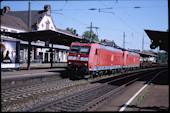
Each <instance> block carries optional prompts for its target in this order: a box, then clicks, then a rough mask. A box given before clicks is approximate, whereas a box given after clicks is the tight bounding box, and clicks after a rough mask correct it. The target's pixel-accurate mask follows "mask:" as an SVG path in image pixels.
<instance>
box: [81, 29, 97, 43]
mask: <svg viewBox="0 0 170 113" xmlns="http://www.w3.org/2000/svg"><path fill="white" fill-rule="evenodd" d="M82 36H83V38H88V39H91V41H92V40H94V41H97V42H99V39H98V36H97V35H96V34H95V33H94V32H93V31H92V33H91V36H90V31H85V32H84V33H83V35H82Z"/></svg>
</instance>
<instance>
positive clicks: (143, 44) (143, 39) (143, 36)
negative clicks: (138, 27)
mask: <svg viewBox="0 0 170 113" xmlns="http://www.w3.org/2000/svg"><path fill="white" fill-rule="evenodd" d="M143 50H144V32H143V39H142V51H143Z"/></svg>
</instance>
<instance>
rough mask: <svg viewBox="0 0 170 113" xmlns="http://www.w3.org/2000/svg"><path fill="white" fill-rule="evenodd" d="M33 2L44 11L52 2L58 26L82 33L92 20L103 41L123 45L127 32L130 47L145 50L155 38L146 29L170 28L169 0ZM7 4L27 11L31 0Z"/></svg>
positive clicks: (4, 3) (165, 29) (11, 7)
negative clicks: (169, 21) (169, 16)
mask: <svg viewBox="0 0 170 113" xmlns="http://www.w3.org/2000/svg"><path fill="white" fill-rule="evenodd" d="M30 2H31V10H43V9H44V5H47V4H48V5H50V6H51V16H52V19H53V21H54V24H55V26H56V28H59V29H66V28H67V27H69V28H73V29H76V31H77V33H78V34H79V36H82V35H83V33H84V32H85V31H87V30H89V28H88V27H90V23H92V26H93V27H98V28H99V29H97V30H96V29H95V28H93V29H92V30H93V32H94V33H96V34H97V35H98V38H99V40H103V39H107V40H111V41H114V42H115V43H116V44H117V45H118V46H120V47H123V34H125V48H126V49H139V50H141V49H142V40H143V38H144V50H151V49H150V44H151V41H150V39H149V37H148V36H147V34H146V33H145V32H144V30H145V29H147V30H155V31H167V30H168V0H91V1H90V0H83V1H81V0H67V1H65V0H59V1H57V0H56V1H55V0H53V1H34V0H32V1H31V0H30ZM4 6H9V7H10V9H11V11H24V10H28V1H2V2H1V8H3V7H4ZM89 9H96V10H89ZM153 51H158V49H155V50H153Z"/></svg>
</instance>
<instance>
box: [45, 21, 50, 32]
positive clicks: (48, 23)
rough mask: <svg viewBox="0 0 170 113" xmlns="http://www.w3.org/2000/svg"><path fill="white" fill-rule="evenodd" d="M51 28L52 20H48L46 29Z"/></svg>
mask: <svg viewBox="0 0 170 113" xmlns="http://www.w3.org/2000/svg"><path fill="white" fill-rule="evenodd" d="M49 28H50V21H49V20H47V22H46V29H47V30H48V29H49Z"/></svg>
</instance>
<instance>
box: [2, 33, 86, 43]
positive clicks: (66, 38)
mask: <svg viewBox="0 0 170 113" xmlns="http://www.w3.org/2000/svg"><path fill="white" fill-rule="evenodd" d="M1 33H2V35H5V36H10V37H14V38H17V39H21V40H23V41H31V42H32V41H37V40H40V41H45V42H47V41H48V43H52V44H59V45H65V46H70V45H71V43H72V42H76V41H77V42H80V41H82V40H83V38H82V37H80V36H76V35H72V34H69V33H65V32H61V31H53V30H40V31H33V32H20V33H12V32H1Z"/></svg>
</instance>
